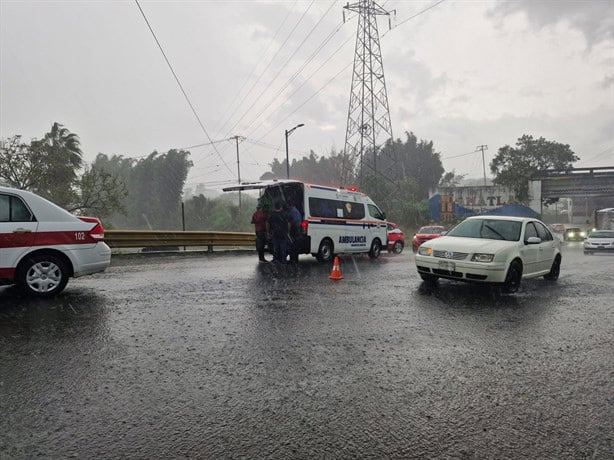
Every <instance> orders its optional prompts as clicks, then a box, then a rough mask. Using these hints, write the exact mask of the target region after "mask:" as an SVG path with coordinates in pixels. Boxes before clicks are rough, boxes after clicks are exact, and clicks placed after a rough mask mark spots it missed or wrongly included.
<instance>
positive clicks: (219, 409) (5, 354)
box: [0, 243, 614, 459]
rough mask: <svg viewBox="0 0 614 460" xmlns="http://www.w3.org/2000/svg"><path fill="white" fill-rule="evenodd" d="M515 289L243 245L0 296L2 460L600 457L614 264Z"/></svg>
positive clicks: (613, 345) (569, 249)
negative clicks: (51, 291) (260, 254)
mask: <svg viewBox="0 0 614 460" xmlns="http://www.w3.org/2000/svg"><path fill="white" fill-rule="evenodd" d="M563 255H564V258H563V268H562V270H561V278H560V280H559V281H558V282H557V283H554V284H552V283H549V282H547V281H544V280H543V279H539V280H533V281H527V282H524V284H523V287H522V288H521V292H520V293H518V294H516V295H514V296H505V297H497V296H496V295H495V294H494V293H493V291H492V290H491V289H489V288H482V287H476V286H472V285H467V284H459V283H453V282H448V281H441V282H440V283H439V287H438V288H437V289H435V290H432V289H429V288H427V287H426V286H425V285H423V284H422V283H421V281H420V279H419V278H418V276H417V274H416V272H415V268H414V265H413V255H412V254H411V253H408V252H405V253H403V254H402V255H400V256H393V255H387V254H386V255H383V256H382V257H381V258H380V259H379V260H377V261H370V260H369V259H368V258H366V257H365V258H357V259H352V258H343V259H342V261H341V270H342V273H343V275H344V277H345V278H344V279H343V280H341V281H337V282H334V281H330V280H329V279H328V275H329V273H330V266H321V265H318V264H317V263H316V262H315V259H312V258H311V257H308V256H304V257H305V258H304V259H302V260H301V264H300V266H299V268H298V269H295V270H289V271H288V272H287V273H286V272H281V271H277V270H274V267H271V266H269V265H267V266H263V265H258V264H257V262H256V257H255V255H253V254H231V255H228V254H220V255H213V256H206V255H199V256H185V255H184V256H164V257H137V258H126V257H116V258H115V259H114V260H113V262H112V266H111V267H110V268H109V269H108V271H107V272H105V273H104V274H100V275H96V276H92V277H87V278H81V279H77V280H71V281H70V282H69V285H68V288H67V289H66V291H65V293H64V294H63V295H62V296H61V297H59V298H57V299H54V300H47V301H40V300H28V299H22V298H20V297H19V296H18V295H17V294H16V292H15V291H14V290H13V289H12V288H0V414H1V416H0V458H2V459H5V458H11V459H12V458H34V457H42V458H66V457H75V458H144V459H145V458H147V459H149V458H169V457H182V458H185V457H191V458H497V459H501V458H548V459H561V458H574V459H575V458H590V459H606V458H612V454H613V452H614V449H613V438H614V409H613V399H614V384H613V383H612V381H613V377H614V358H613V356H614V353H613V352H614V295H613V292H614V256H607V255H601V256H584V255H583V254H582V251H581V246H580V244H579V243H572V244H567V245H566V246H565V247H564V254H563Z"/></svg>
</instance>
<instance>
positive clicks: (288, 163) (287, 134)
mask: <svg viewBox="0 0 614 460" xmlns="http://www.w3.org/2000/svg"><path fill="white" fill-rule="evenodd" d="M301 126H305V125H304V124H303V123H301V124H300V125H296V126H295V127H294V128H292V129H286V179H290V159H289V153H288V136H290V134H292V133H293V132H294V130H295V129H297V128H300V127H301Z"/></svg>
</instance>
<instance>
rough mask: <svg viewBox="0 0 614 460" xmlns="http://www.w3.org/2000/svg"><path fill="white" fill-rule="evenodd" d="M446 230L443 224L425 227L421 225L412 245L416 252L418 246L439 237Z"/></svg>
mask: <svg viewBox="0 0 614 460" xmlns="http://www.w3.org/2000/svg"><path fill="white" fill-rule="evenodd" d="M445 231H446V228H445V227H442V226H441V225H427V226H425V227H420V229H419V230H418V231H417V232H416V233H415V235H414V237H413V238H412V240H411V246H412V248H413V250H414V252H415V251H417V250H418V247H419V246H420V245H421V244H422V243H424V242H425V241H428V240H432V239H433V238H439V237H440V236H441V235H442V233H444V232H445Z"/></svg>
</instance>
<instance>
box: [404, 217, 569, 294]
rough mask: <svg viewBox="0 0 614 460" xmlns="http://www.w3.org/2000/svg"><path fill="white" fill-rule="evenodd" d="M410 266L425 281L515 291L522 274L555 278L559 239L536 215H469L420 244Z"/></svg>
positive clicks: (553, 279)
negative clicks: (465, 282)
mask: <svg viewBox="0 0 614 460" xmlns="http://www.w3.org/2000/svg"><path fill="white" fill-rule="evenodd" d="M416 268H417V269H418V273H419V274H420V277H421V278H422V279H423V280H424V281H426V282H429V283H432V282H435V281H437V279H438V278H447V279H453V280H459V281H469V282H476V283H489V284H490V283H493V284H497V285H500V286H502V287H503V288H504V290H505V291H506V292H516V291H517V290H518V288H519V286H520V282H521V280H523V279H528V278H536V277H539V276H543V277H544V278H546V279H548V280H552V281H555V280H557V279H558V277H559V271H560V268H561V241H560V240H559V238H555V237H553V235H552V233H551V232H550V230H549V229H548V228H547V227H546V225H545V224H544V223H543V222H541V221H539V220H537V219H532V218H525V217H501V216H475V217H469V218H467V219H465V220H464V221H463V222H461V223H460V224H458V225H457V226H456V227H454V228H453V229H452V230H450V231H449V232H448V233H447V234H446V235H445V236H442V237H440V238H436V239H433V240H430V241H427V242H425V243H423V244H422V245H421V246H420V248H419V249H418V253H417V254H416Z"/></svg>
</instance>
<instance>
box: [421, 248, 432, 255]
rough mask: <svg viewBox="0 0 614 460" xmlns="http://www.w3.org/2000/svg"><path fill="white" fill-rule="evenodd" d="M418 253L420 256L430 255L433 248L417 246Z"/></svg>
mask: <svg viewBox="0 0 614 460" xmlns="http://www.w3.org/2000/svg"><path fill="white" fill-rule="evenodd" d="M418 254H420V255H421V256H432V255H433V248H425V247H422V246H420V247H419V248H418Z"/></svg>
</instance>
